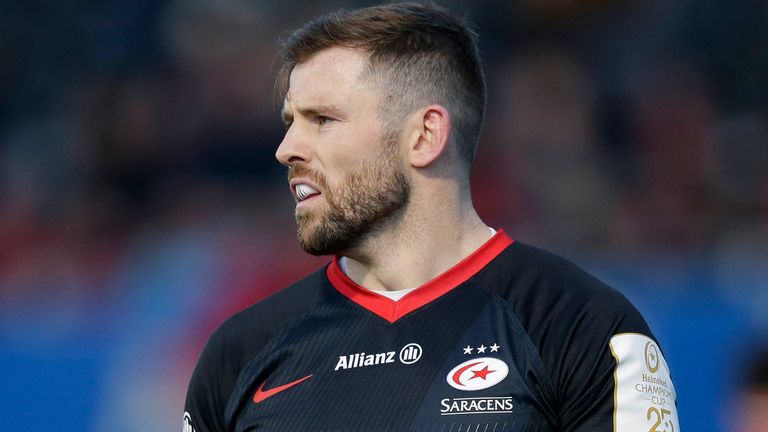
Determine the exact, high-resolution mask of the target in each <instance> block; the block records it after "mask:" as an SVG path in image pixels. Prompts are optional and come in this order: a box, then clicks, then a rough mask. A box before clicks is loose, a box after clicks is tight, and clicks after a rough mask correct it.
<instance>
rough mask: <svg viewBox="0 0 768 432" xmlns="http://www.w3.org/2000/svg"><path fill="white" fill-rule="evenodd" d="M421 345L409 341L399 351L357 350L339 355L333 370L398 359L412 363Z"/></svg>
mask: <svg viewBox="0 0 768 432" xmlns="http://www.w3.org/2000/svg"><path fill="white" fill-rule="evenodd" d="M421 353H422V350H421V346H420V345H419V344H416V343H409V344H408V345H406V346H404V347H403V348H401V349H400V353H399V354H398V352H397V351H385V352H380V353H375V354H367V353H365V352H359V353H354V354H348V355H342V356H339V360H338V361H337V362H336V367H335V368H334V369H333V370H334V371H338V370H341V369H355V368H361V367H366V366H376V365H382V364H387V363H395V362H396V361H398V360H399V361H400V363H402V364H407V365H408V364H413V363H416V362H417V361H419V359H420V358H421Z"/></svg>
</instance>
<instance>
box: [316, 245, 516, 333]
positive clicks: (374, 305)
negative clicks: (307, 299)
mask: <svg viewBox="0 0 768 432" xmlns="http://www.w3.org/2000/svg"><path fill="white" fill-rule="evenodd" d="M512 243H514V240H512V239H511V238H510V237H509V236H508V235H507V234H506V233H505V232H504V230H499V231H498V232H497V233H496V234H495V235H494V236H493V237H491V238H490V240H488V241H487V242H485V243H484V244H483V245H482V246H480V248H478V249H477V250H476V251H474V252H472V254H470V255H469V256H468V257H466V258H464V259H463V260H461V262H459V263H458V264H456V265H455V266H453V267H451V268H450V269H448V270H447V271H446V272H445V273H442V274H441V275H439V276H437V277H435V278H434V279H432V280H430V281H429V282H427V283H425V284H424V285H422V286H420V287H419V288H418V289H415V290H413V291H411V292H410V293H408V294H406V295H405V296H404V297H403V298H401V299H400V300H399V301H394V300H392V299H390V298H388V297H385V296H383V295H380V294H376V293H374V292H372V291H370V290H368V289H366V288H363V287H361V286H360V285H358V284H356V283H355V282H354V281H353V280H352V279H350V278H349V276H347V275H346V274H344V272H343V271H342V270H341V266H340V265H339V257H338V256H337V257H335V258H334V259H333V262H332V263H331V264H330V265H329V266H328V269H327V270H326V274H327V275H328V280H330V281H331V284H332V285H333V286H334V288H336V290H337V291H339V292H340V293H341V294H343V295H344V296H346V297H348V298H349V299H350V300H352V301H353V302H355V303H357V304H358V305H360V306H362V307H364V308H365V309H368V310H369V311H371V312H373V313H375V314H376V315H378V316H380V317H382V318H384V319H385V320H387V321H389V322H390V323H394V322H395V321H397V320H398V319H400V318H402V317H404V316H405V315H408V314H409V313H411V312H413V311H415V310H416V309H419V308H420V307H422V306H424V305H426V304H428V303H430V302H432V301H433V300H435V299H437V298H439V297H440V296H442V295H444V294H446V293H447V292H449V291H451V290H452V289H454V288H456V287H457V286H459V285H461V284H462V283H464V282H466V281H467V280H468V279H469V278H471V277H472V276H474V275H475V274H477V272H479V271H480V270H481V269H482V268H483V267H485V266H486V265H487V264H488V263H490V262H491V261H493V259H494V258H496V257H497V256H498V255H499V254H500V253H501V252H502V251H503V250H504V249H506V248H507V246H509V245H511V244H512Z"/></svg>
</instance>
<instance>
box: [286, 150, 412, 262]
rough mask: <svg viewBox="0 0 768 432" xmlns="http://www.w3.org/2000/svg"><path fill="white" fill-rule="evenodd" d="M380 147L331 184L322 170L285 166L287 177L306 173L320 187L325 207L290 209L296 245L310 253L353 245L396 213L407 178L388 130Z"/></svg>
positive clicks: (404, 201)
mask: <svg viewBox="0 0 768 432" xmlns="http://www.w3.org/2000/svg"><path fill="white" fill-rule="evenodd" d="M382 144H383V145H382V146H381V151H379V152H378V153H377V154H376V155H375V156H373V157H371V158H370V159H368V160H366V161H364V162H363V163H362V164H360V166H359V168H358V169H357V170H355V171H354V172H352V173H350V174H347V175H346V176H345V177H344V178H343V179H342V181H341V182H340V183H339V184H338V185H336V186H334V187H331V186H330V185H329V184H328V182H327V180H326V178H325V176H324V175H323V174H320V173H316V172H313V171H310V170H309V169H308V168H307V167H305V166H303V165H296V166H291V167H290V168H289V169H288V178H289V180H290V179H291V178H294V177H307V178H309V179H311V180H312V181H313V182H315V183H316V184H317V185H318V186H319V187H320V188H321V189H322V196H323V197H324V198H325V201H326V203H327V207H326V206H324V207H325V208H320V209H315V210H312V211H304V212H300V213H297V214H296V222H297V224H298V238H299V243H300V244H301V247H302V248H303V249H304V250H305V251H306V252H307V253H309V254H311V255H329V254H340V253H342V252H344V251H348V250H351V249H354V248H356V247H357V246H359V245H360V244H361V243H362V242H363V240H365V238H366V237H367V236H368V235H369V234H371V233H373V232H376V231H377V230H379V229H381V228H382V227H383V226H384V225H385V224H386V222H387V221H388V220H390V219H391V218H393V217H396V215H397V214H398V213H399V210H400V209H402V208H403V207H404V206H405V205H406V204H407V203H408V200H409V197H410V184H409V183H408V178H407V177H406V175H405V172H404V170H403V168H402V166H401V165H399V164H398V158H397V154H396V153H397V145H396V141H395V139H394V137H393V136H391V135H390V136H385V138H384V139H383V140H382Z"/></svg>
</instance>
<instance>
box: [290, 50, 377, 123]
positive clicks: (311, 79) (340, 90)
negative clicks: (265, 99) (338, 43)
mask: <svg viewBox="0 0 768 432" xmlns="http://www.w3.org/2000/svg"><path fill="white" fill-rule="evenodd" d="M367 64H368V57H367V55H366V54H364V53H362V52H360V51H357V50H353V49H350V48H341V47H334V48H328V49H325V50H323V51H320V52H318V53H317V54H315V55H314V56H312V57H311V58H310V59H309V60H308V61H306V62H304V63H299V64H297V65H296V66H295V67H294V68H293V71H292V72H291V75H290V79H289V87H288V93H287V94H286V97H285V103H286V105H300V106H304V105H329V104H330V105H339V106H343V105H348V104H349V102H351V100H350V98H352V99H354V98H365V97H366V96H370V95H371V94H372V93H373V91H372V89H371V86H370V85H366V83H365V82H364V80H362V79H361V75H362V73H363V72H364V70H365V68H366V66H367ZM286 108H287V107H286Z"/></svg>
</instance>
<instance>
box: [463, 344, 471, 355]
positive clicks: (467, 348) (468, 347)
mask: <svg viewBox="0 0 768 432" xmlns="http://www.w3.org/2000/svg"><path fill="white" fill-rule="evenodd" d="M464 354H472V347H471V346H469V345H467V347H466V348H464Z"/></svg>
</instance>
